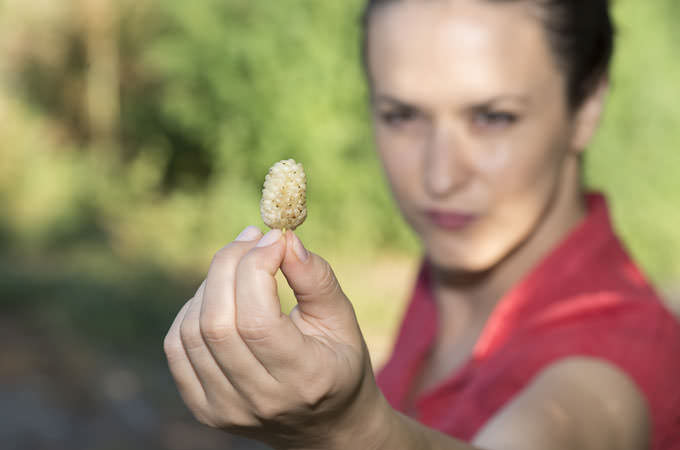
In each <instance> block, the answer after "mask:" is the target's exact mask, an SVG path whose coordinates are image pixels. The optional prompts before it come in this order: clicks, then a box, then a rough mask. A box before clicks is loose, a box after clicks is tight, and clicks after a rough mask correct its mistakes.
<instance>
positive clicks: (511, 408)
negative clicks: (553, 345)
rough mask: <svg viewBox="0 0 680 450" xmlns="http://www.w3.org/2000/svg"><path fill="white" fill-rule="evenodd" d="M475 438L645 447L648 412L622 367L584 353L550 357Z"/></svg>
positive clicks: (514, 444)
mask: <svg viewBox="0 0 680 450" xmlns="http://www.w3.org/2000/svg"><path fill="white" fill-rule="evenodd" d="M474 443H475V444H477V445H480V446H482V447H487V448H507V449H514V448H517V449H520V448H521V449H524V450H526V449H533V448H536V449H562V448H564V449H566V448H581V449H591V448H592V449H599V448H608V449H614V450H616V449H621V450H626V449H631V450H632V449H644V448H647V447H648V446H649V443H650V415H649V411H648V406H647V403H646V401H645V398H644V396H643V395H642V393H641V392H640V391H639V390H638V388H637V387H636V384H635V383H634V382H633V380H631V379H630V378H629V377H628V376H627V375H626V374H625V373H624V372H623V371H621V370H620V369H618V368H617V367H615V366H613V365H611V364H610V363H608V362H606V361H604V360H600V359H596V358H585V357H570V358H565V359H562V360H559V361H556V362H554V363H553V364H551V365H549V366H547V367H545V368H544V369H543V370H542V371H541V372H539V373H538V374H537V375H536V376H535V378H534V379H533V380H532V381H531V382H530V383H529V385H528V386H527V387H526V388H525V389H523V390H522V391H521V393H520V394H519V395H517V396H516V397H515V398H513V400H512V401H511V402H509V403H508V404H507V405H505V406H504V407H503V408H502V409H501V410H500V411H499V412H498V413H497V414H495V415H494V416H493V417H492V418H491V420H490V421H489V422H488V423H487V424H486V425H485V426H484V428H483V429H482V430H481V431H480V432H479V434H478V435H477V437H476V438H475V440H474Z"/></svg>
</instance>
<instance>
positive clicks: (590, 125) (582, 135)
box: [571, 76, 609, 153]
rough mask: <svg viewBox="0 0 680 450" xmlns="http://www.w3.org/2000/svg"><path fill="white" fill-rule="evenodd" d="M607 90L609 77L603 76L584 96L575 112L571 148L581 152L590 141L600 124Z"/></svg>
mask: <svg viewBox="0 0 680 450" xmlns="http://www.w3.org/2000/svg"><path fill="white" fill-rule="evenodd" d="M608 92H609V78H608V77H607V76H603V77H602V79H601V80H600V82H599V83H598V84H597V87H596V88H595V90H594V91H593V92H592V93H591V94H590V95H589V96H588V98H586V100H585V101H584V102H583V104H582V105H581V106H580V107H579V109H578V111H577V112H576V118H575V122H574V133H573V134H572V139H571V148H572V150H573V151H575V152H577V153H581V152H582V151H583V150H584V149H585V148H586V147H587V146H588V144H589V143H590V141H591V139H592V138H593V136H594V135H595V131H597V127H598V125H599V124H600V119H601V118H602V113H603V112H604V105H605V101H606V99H607V93H608Z"/></svg>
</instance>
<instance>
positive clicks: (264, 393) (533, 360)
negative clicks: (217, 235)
mask: <svg viewBox="0 0 680 450" xmlns="http://www.w3.org/2000/svg"><path fill="white" fill-rule="evenodd" d="M364 24H365V27H366V30H365V31H366V43H365V62H366V70H367V75H368V80H369V83H370V88H371V97H372V106H373V110H374V118H375V129H376V142H377V148H378V152H379V155H380V158H381V160H382V162H383V165H384V168H385V172H386V174H387V178H388V180H389V182H390V185H391V187H392V191H393V193H394V196H395V198H396V200H397V203H398V204H399V206H400V209H401V211H402V213H403V215H404V217H405V218H406V220H407V221H408V223H409V224H410V225H411V226H412V227H413V228H414V230H415V231H416V233H417V234H418V236H419V237H420V239H421V241H422V245H423V248H424V252H425V262H424V264H423V269H422V271H421V274H420V276H419V279H418V283H417V286H416V290H415V291H414V295H413V299H412V301H411V304H410V306H409V309H408V312H407V315H406V317H405V319H404V323H403V325H402V328H401V331H400V335H399V338H398V340H397V344H396V348H395V352H394V355H393V357H392V359H391V360H390V361H389V362H388V364H387V365H386V367H385V368H384V369H383V371H382V372H381V374H380V375H379V377H378V382H376V379H375V377H374V376H373V371H372V369H371V366H370V362H369V357H368V353H367V350H366V346H365V344H364V341H363V338H362V336H361V332H360V330H359V327H358V324H357V322H356V319H355V316H354V313H353V310H352V306H351V304H350V302H349V300H348V299H347V298H346V297H345V295H344V294H343V292H342V290H341V288H340V286H339V285H338V283H337V281H336V279H335V277H334V276H333V272H332V270H331V269H330V267H329V265H328V264H327V263H326V262H325V261H324V260H323V259H322V258H320V257H319V256H317V255H315V254H313V253H310V252H308V251H307V250H306V249H305V247H304V246H303V244H302V243H301V241H300V240H299V239H298V238H297V237H296V236H295V235H294V234H293V233H291V232H288V233H286V234H284V235H282V234H281V232H280V231H278V230H273V231H270V232H269V233H267V234H266V235H265V236H262V235H261V233H260V231H259V230H258V229H256V228H255V227H248V228H246V229H245V230H244V231H243V232H242V233H241V234H240V235H239V236H238V237H237V238H236V240H235V241H234V242H232V243H231V244H229V245H227V246H226V247H225V248H223V249H222V250H220V251H219V252H218V253H217V254H216V255H215V257H214V259H213V262H212V264H211V267H210V269H209V272H208V275H207V278H206V280H205V281H204V283H203V284H202V285H201V286H200V287H199V289H198V291H197V292H196V295H195V296H194V297H193V298H192V299H191V300H189V302H187V304H186V305H185V306H184V307H183V308H182V310H181V311H180V312H179V314H178V315H177V318H176V319H175V322H174V323H173V325H172V326H171V328H170V331H169V332H168V335H167V336H166V340H165V350H166V354H167V357H168V361H169V365H170V369H171V371H172V374H173V376H174V378H175V380H176V383H177V386H178V388H179V391H180V393H181V395H182V397H183V399H184V401H185V402H186V404H187V405H188V407H189V408H190V409H191V410H192V412H193V413H194V415H195V416H196V417H197V418H198V420H200V421H202V422H203V423H206V424H208V425H211V426H214V427H219V428H222V429H225V430H227V431H230V432H233V433H239V434H243V435H246V436H250V437H253V438H256V439H259V440H261V441H264V442H267V443H269V444H270V445H272V446H274V447H276V448H286V449H288V448H319V449H321V448H323V449H336V448H337V449H355V448H356V449H374V448H375V449H421V448H432V449H440V448H441V449H444V448H450V449H458V448H460V449H467V448H485V449H515V448H517V449H524V450H527V449H570V448H583V449H588V448H593V449H600V448H607V449H642V448H654V449H671V448H680V435H679V434H678V428H679V427H680V415H679V414H680V413H679V409H678V408H680V396H678V392H680V390H678V389H676V388H675V380H676V379H677V376H678V374H679V373H680V365H679V363H678V362H677V360H678V358H677V355H678V354H680V331H679V330H678V326H677V323H676V322H675V321H674V320H673V319H672V317H671V316H670V315H669V314H668V313H667V312H666V311H665V309H664V308H663V307H662V306H661V304H660V302H659V301H658V299H657V298H656V296H655V294H654V292H653V290H652V289H651V288H650V287H649V286H648V285H647V283H646V282H645V281H644V279H643V277H642V276H641V275H640V273H639V272H638V271H637V269H636V268H635V266H634V265H633V264H632V263H631V262H630V260H629V259H628V257H627V255H626V254H625V251H624V250H623V249H622V247H621V246H620V244H619V243H618V241H617V239H616V238H615V236H614V234H613V232H612V231H611V228H610V226H609V222H608V220H607V212H606V205H605V202H604V199H603V198H602V197H601V196H598V195H589V196H584V194H583V193H582V192H581V179H580V173H581V157H580V156H581V152H582V151H583V150H584V148H585V147H586V146H587V144H588V142H589V141H590V139H591V137H592V136H593V134H594V131H595V129H596V127H597V124H598V121H599V119H600V116H601V113H602V109H603V103H604V99H605V96H606V92H607V78H606V72H607V67H608V62H609V57H610V54H611V35H612V31H611V25H610V23H609V15H608V10H607V4H606V2H605V1H604V0H601V1H594V0H587V1H585V0H584V1H573V0H571V1H569V0H565V1H559V0H552V1H542V0H517V1H510V0H506V1H491V0H429V1H415V0H414V1H408V0H389V1H370V2H369V3H368V5H367V8H366V15H365V21H364ZM279 268H280V269H281V271H282V272H283V273H284V275H285V276H286V278H287V280H288V282H289V284H290V285H291V287H292V288H293V290H294V292H295V294H296V297H297V299H298V306H297V307H296V308H295V309H294V310H293V311H292V312H291V314H290V316H286V315H282V314H281V313H280V307H279V302H278V298H277V295H276V283H275V280H274V274H275V272H276V271H277V270H278V269H279ZM378 385H379V386H380V388H379V387H378Z"/></svg>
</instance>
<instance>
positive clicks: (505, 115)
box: [473, 110, 518, 130]
mask: <svg viewBox="0 0 680 450" xmlns="http://www.w3.org/2000/svg"><path fill="white" fill-rule="evenodd" d="M517 118H518V117H517V115H516V114H513V113H510V112H505V111H489V110H483V111H477V112H475V114H474V117H473V122H474V125H475V127H477V128H480V129H494V130H495V129H502V128H506V127H509V126H511V125H512V124H514V123H515V122H517Z"/></svg>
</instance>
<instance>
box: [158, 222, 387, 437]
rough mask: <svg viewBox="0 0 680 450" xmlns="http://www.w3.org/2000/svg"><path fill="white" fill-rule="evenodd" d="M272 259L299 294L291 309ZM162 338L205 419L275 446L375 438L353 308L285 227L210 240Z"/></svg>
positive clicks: (378, 398)
mask: <svg viewBox="0 0 680 450" xmlns="http://www.w3.org/2000/svg"><path fill="white" fill-rule="evenodd" d="M279 268H280V269H281V271H282V272H283V274H284V276H285V277H286V279H287V280H288V284H289V285H290V286H291V288H292V289H293V292H294V293H295V296H296V298H297V301H298V305H297V306H296V307H295V308H294V309H293V310H292V311H291V313H290V315H285V314H283V313H282V312H281V307H280V303H279V299H278V296H277V285H276V280H275V278H274V275H275V273H276V272H277V270H278V269H279ZM164 348H165V353H166V355H167V358H168V363H169V366H170V371H171V372H172V375H173V377H174V379H175V382H176V384H177V387H178V389H179V392H180V394H181V396H182V398H183V400H184V402H185V403H186V405H187V406H188V407H189V409H190V410H191V411H192V412H193V414H194V416H195V417H196V418H197V419H198V420H199V421H201V422H203V423H205V424H207V425H210V426H212V427H216V428H221V429H224V430H226V431H229V432H232V433H236V434H241V435H244V436H248V437H251V438H255V439H258V440H261V441H263V442H266V443H268V444H269V445H272V446H274V447H277V448H333V447H338V448H342V446H343V445H344V444H343V442H345V443H346V442H348V441H347V439H349V438H351V439H357V438H358V436H359V435H362V434H366V441H365V442H366V443H367V444H368V442H369V441H370V440H374V439H377V434H376V433H374V432H373V430H372V427H371V426H369V425H370V424H371V423H374V422H375V420H376V418H377V417H378V416H379V415H380V414H379V413H378V412H377V411H378V409H379V408H382V407H384V405H385V402H384V399H383V398H382V395H381V394H380V391H379V390H378V388H377V386H376V385H375V380H374V377H373V372H372V369H371V364H370V360H369V356H368V351H367V349H366V345H365V343H364V340H363V337H362V335H361V331H360V329H359V326H358V324H357V320H356V316H355V314H354V309H353V308H352V305H351V303H350V302H349V300H348V299H347V297H346V296H345V294H344V293H343V292H342V289H341V288H340V286H339V284H338V281H337V279H336V278H335V275H334V274H333V271H332V269H331V268H330V266H329V265H328V263H327V262H326V261H325V260H323V259H322V258H321V257H319V256H317V255H315V254H313V253H310V252H308V251H307V250H306V249H305V248H304V247H303V245H302V243H301V242H300V240H299V239H298V238H297V236H295V234H294V233H293V232H291V231H288V232H286V233H285V234H282V233H281V232H280V231H279V230H272V231H270V232H269V233H267V235H265V236H264V237H262V234H261V233H260V231H259V230H258V229H257V228H255V227H248V228H246V229H245V230H244V231H243V232H242V233H241V234H240V235H239V236H238V237H237V238H236V240H235V241H234V242H232V243H231V244H229V245H227V246H226V247H224V248H223V249H221V250H219V251H218V252H217V254H216V255H215V257H214V258H213V261H212V264H211V266H210V269H209V271H208V276H207V278H206V280H205V281H204V282H203V284H201V286H200V287H199V289H198V291H197V292H196V294H195V295H194V297H193V298H192V299H190V300H189V301H188V302H187V303H186V304H185V305H184V307H183V308H182V309H181V310H180V312H179V313H178V314H177V317H176V318H175V321H174V323H173V324H172V326H171V327H170V330H169V331H168V334H167V336H166V338H165V342H164ZM364 448H369V446H368V445H366V446H365V447H364Z"/></svg>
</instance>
